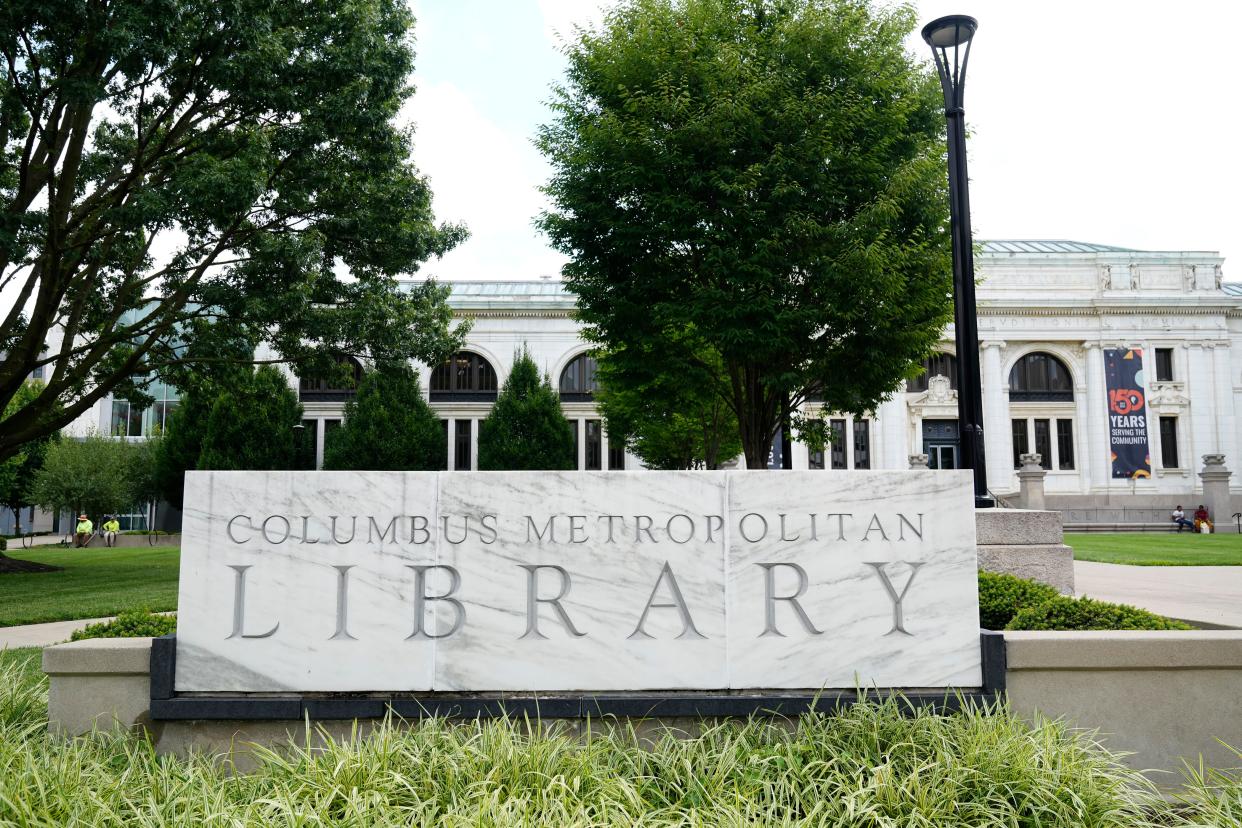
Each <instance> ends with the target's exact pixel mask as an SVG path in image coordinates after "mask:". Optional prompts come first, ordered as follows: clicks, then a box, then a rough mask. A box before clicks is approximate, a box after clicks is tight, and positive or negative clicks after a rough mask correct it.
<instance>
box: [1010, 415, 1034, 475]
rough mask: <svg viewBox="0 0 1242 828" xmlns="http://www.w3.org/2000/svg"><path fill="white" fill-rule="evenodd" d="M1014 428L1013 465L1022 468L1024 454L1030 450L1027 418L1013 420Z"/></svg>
mask: <svg viewBox="0 0 1242 828" xmlns="http://www.w3.org/2000/svg"><path fill="white" fill-rule="evenodd" d="M1011 428H1012V429H1013V467H1014V468H1015V469H1020V468H1022V455H1024V454H1027V453H1029V452H1030V448H1029V447H1028V445H1029V444H1028V443H1027V437H1026V420H1012V421H1011Z"/></svg>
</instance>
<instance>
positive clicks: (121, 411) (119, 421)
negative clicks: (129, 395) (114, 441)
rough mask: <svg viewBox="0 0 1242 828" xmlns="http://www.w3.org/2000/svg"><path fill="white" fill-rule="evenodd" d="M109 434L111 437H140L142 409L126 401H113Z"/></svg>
mask: <svg viewBox="0 0 1242 828" xmlns="http://www.w3.org/2000/svg"><path fill="white" fill-rule="evenodd" d="M110 433H111V434H112V436H113V437H141V436H142V409H141V408H138V407H137V406H134V405H130V404H129V401H128V400H113V401H112V427H111V429H110Z"/></svg>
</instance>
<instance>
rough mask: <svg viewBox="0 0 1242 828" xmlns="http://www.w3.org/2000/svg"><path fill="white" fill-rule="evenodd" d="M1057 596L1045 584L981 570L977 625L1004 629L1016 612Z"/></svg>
mask: <svg viewBox="0 0 1242 828" xmlns="http://www.w3.org/2000/svg"><path fill="white" fill-rule="evenodd" d="M1060 594H1061V593H1059V592H1057V591H1056V589H1055V588H1054V587H1051V586H1049V585H1048V584H1041V583H1040V582H1038V581H1030V580H1027V579H1026V578H1019V577H1017V576H1016V575H1003V574H1001V573H999V572H984V571H983V570H980V571H979V626H981V627H983V628H984V629H985V630H1003V629H1005V625H1006V624H1008V623H1009V622H1010V621H1011V620H1013V617H1014V614H1015V613H1017V612H1018V610H1020V609H1023V608H1025V607H1030V606H1035V605H1036V604H1041V603H1043V602H1044V601H1049V600H1051V599H1053V598H1056V597H1058V596H1059V595H1060Z"/></svg>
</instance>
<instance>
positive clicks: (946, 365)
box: [906, 354, 957, 391]
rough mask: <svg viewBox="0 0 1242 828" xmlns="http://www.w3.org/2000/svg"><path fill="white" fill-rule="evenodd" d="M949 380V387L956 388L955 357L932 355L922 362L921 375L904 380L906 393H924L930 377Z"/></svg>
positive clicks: (951, 355)
mask: <svg viewBox="0 0 1242 828" xmlns="http://www.w3.org/2000/svg"><path fill="white" fill-rule="evenodd" d="M936 376H941V377H948V378H949V387H950V388H954V389H956V388H957V357H955V356H953V354H932V355H931V356H929V357H928V358H927V359H925V360H923V373H921V374H919V375H918V376H917V377H914V378H913V379H908V380H906V390H907V391H926V390H927V381H928V380H929V379H931V378H932V377H936Z"/></svg>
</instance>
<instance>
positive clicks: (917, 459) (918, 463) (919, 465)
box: [910, 454, 927, 471]
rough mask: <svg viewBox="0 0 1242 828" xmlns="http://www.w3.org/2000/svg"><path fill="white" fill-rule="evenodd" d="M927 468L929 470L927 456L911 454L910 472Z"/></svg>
mask: <svg viewBox="0 0 1242 828" xmlns="http://www.w3.org/2000/svg"><path fill="white" fill-rule="evenodd" d="M926 468H927V455H926V454H911V455H910V471H919V470H920V469H926Z"/></svg>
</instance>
